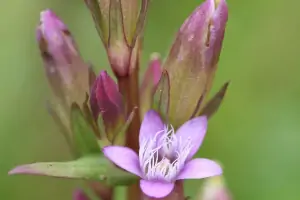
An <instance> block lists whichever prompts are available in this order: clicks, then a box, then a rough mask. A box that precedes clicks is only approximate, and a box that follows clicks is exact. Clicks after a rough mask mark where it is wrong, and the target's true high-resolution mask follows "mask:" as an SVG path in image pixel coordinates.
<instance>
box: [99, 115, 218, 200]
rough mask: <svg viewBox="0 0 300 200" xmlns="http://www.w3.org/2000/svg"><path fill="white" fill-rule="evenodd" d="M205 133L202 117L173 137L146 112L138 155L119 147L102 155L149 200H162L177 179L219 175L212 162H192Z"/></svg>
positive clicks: (168, 130)
mask: <svg viewBox="0 0 300 200" xmlns="http://www.w3.org/2000/svg"><path fill="white" fill-rule="evenodd" d="M206 129H207V119H206V117H197V118H194V119H191V120H189V121H187V122H186V123H184V124H183V125H182V126H181V127H180V128H179V129H178V130H177V131H176V134H175V131H174V129H173V127H172V126H168V125H165V124H164V123H163V122H162V120H161V118H160V116H159V115H158V114H157V113H156V112H155V111H152V110H151V111H148V112H147V113H146V114H145V117H144V120H143V122H142V125H141V129H140V136H139V145H140V149H139V155H137V154H136V153H135V152H134V151H133V150H132V149H130V148H128V147H122V146H108V147H105V148H104V149H103V152H104V155H105V156H106V157H107V158H109V159H110V160H111V161H112V162H114V163H115V164H116V165H118V166H119V167H121V168H123V169H125V170H126V171H129V172H131V173H133V174H136V175H137V176H140V177H141V179H142V180H141V181H140V187H141V189H142V191H143V192H144V193H145V194H146V195H147V196H150V197H154V198H162V197H165V196H167V195H168V194H169V193H170V192H171V191H172V190H173V188H174V182H175V181H176V180H181V179H200V178H206V177H211V176H216V175H220V174H222V169H221V167H220V166H219V165H218V164H217V163H216V162H214V161H212V160H208V159H203V158H196V159H192V157H193V156H194V155H195V153H196V152H197V151H198V149H199V147H200V146H201V144H202V141H203V139H204V136H205V133H206Z"/></svg>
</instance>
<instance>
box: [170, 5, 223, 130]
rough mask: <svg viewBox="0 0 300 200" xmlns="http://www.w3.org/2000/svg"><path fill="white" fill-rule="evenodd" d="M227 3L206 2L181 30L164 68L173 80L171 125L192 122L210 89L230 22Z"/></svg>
mask: <svg viewBox="0 0 300 200" xmlns="http://www.w3.org/2000/svg"><path fill="white" fill-rule="evenodd" d="M227 15H228V14H227V5H226V2H225V0H206V1H205V2H204V3H203V4H201V5H200V6H199V7H198V8H197V9H196V10H195V11H194V12H193V13H192V15H191V16H190V17H189V18H188V19H187V20H186V21H185V22H184V24H183V25H182V26H181V28H180V30H179V32H178V34H177V38H176V39H175V42H174V44H173V46H172V48H171V50H170V53H169V56H168V58H167V60H166V62H165V64H164V68H165V69H166V70H167V71H168V72H169V76H170V87H171V88H170V90H171V91H170V101H171V102H170V110H169V117H170V120H171V123H173V124H175V125H176V126H178V125H180V124H182V123H183V122H184V121H186V120H187V119H189V118H190V117H191V116H192V114H193V113H194V111H195V109H196V107H198V106H199V105H198V103H199V101H200V99H201V97H202V99H203V97H204V96H206V95H207V93H208V90H209V89H210V86H211V82H212V79H213V77H214V74H215V71H216V69H217V63H218V59H219V55H220V52H221V47H222V41H223V37H224V32H225V25H226V22H227Z"/></svg>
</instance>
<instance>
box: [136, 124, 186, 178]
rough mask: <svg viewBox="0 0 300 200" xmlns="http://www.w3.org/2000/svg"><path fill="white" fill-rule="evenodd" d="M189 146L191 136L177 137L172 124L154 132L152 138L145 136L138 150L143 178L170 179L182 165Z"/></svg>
mask: <svg viewBox="0 0 300 200" xmlns="http://www.w3.org/2000/svg"><path fill="white" fill-rule="evenodd" d="M160 134H162V135H161V136H160V137H159V135H160ZM158 137H159V141H157V139H158ZM191 148H192V140H191V138H187V139H184V140H183V139H182V138H181V137H179V138H178V137H177V136H176V135H175V131H174V128H173V126H172V125H170V126H165V127H164V130H161V131H158V132H157V133H155V135H154V138H146V139H145V140H143V141H142V143H141V144H140V151H139V159H140V166H141V168H142V170H143V172H144V175H145V178H146V179H148V180H153V179H154V180H155V179H158V180H165V181H172V180H173V179H174V178H175V177H176V176H177V174H178V173H179V172H180V170H181V169H182V167H183V166H184V164H185V162H186V159H187V157H188V155H189V153H190V150H191ZM160 156H161V158H160ZM173 159H174V160H173Z"/></svg>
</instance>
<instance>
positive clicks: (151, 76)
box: [140, 53, 162, 116]
mask: <svg viewBox="0 0 300 200" xmlns="http://www.w3.org/2000/svg"><path fill="white" fill-rule="evenodd" d="M161 74H162V69H161V61H160V56H159V54H157V53H153V54H152V55H151V58H150V62H149V65H148V69H147V71H146V72H145V75H144V78H143V81H142V85H141V87H140V105H141V106H140V107H141V109H140V110H141V116H144V113H146V112H147V111H148V110H149V109H150V108H151V104H152V101H153V94H154V93H155V88H156V87H157V84H158V82H159V80H160V77H161Z"/></svg>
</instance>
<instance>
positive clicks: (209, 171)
mask: <svg viewBox="0 0 300 200" xmlns="http://www.w3.org/2000/svg"><path fill="white" fill-rule="evenodd" d="M222 172H223V171H222V168H221V166H220V165H219V164H218V163H216V162H215V161H212V160H209V159H205V158H196V159H193V160H191V161H189V162H188V163H187V164H186V165H185V166H184V169H183V170H182V171H181V172H180V174H179V176H178V177H177V180H178V179H200V178H207V177H211V176H218V175H221V174H222Z"/></svg>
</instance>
